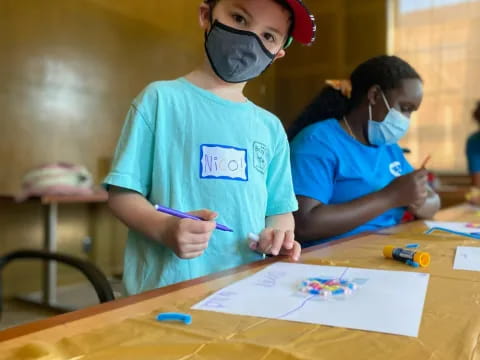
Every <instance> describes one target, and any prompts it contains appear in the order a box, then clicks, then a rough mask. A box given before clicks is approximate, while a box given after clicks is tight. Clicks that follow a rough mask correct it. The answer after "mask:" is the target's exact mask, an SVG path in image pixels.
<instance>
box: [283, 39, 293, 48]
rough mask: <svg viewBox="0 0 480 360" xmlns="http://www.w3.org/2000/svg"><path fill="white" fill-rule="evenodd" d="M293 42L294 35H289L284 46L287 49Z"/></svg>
mask: <svg viewBox="0 0 480 360" xmlns="http://www.w3.org/2000/svg"><path fill="white" fill-rule="evenodd" d="M292 43H293V36H289V37H288V39H287V42H286V43H285V45H283V48H284V49H286V48H288V47H290V45H292Z"/></svg>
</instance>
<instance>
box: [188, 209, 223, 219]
mask: <svg viewBox="0 0 480 360" xmlns="http://www.w3.org/2000/svg"><path fill="white" fill-rule="evenodd" d="M189 214H191V215H193V216H196V217H199V218H200V219H203V220H207V221H210V220H214V219H216V218H217V217H218V214H217V213H216V212H215V211H212V210H208V209H202V210H195V211H190V212H189Z"/></svg>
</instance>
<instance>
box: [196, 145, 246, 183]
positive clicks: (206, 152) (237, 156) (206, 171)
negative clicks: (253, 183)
mask: <svg viewBox="0 0 480 360" xmlns="http://www.w3.org/2000/svg"><path fill="white" fill-rule="evenodd" d="M200 178H202V179H224V180H237V181H248V164H247V149H240V148H236V147H233V146H224V145H210V144H202V145H201V146H200Z"/></svg>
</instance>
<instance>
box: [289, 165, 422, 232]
mask: <svg viewBox="0 0 480 360" xmlns="http://www.w3.org/2000/svg"><path fill="white" fill-rule="evenodd" d="M426 183H427V172H426V170H418V171H415V172H412V173H410V174H407V175H404V176H401V177H399V178H397V179H395V180H394V181H393V182H392V183H391V184H390V185H388V186H387V187H385V188H384V189H382V190H380V191H377V192H374V193H371V194H369V195H366V196H363V197H360V198H358V199H355V200H353V201H350V202H346V203H343V204H324V203H321V202H320V201H318V200H315V199H312V198H308V197H305V196H298V201H299V210H298V212H296V213H295V214H294V215H295V220H296V235H297V238H298V239H299V240H301V241H312V240H318V239H322V238H328V237H332V236H335V235H339V234H343V233H346V232H348V231H350V230H353V229H355V228H356V227H358V226H360V225H362V224H365V223H366V222H368V221H370V220H372V219H374V218H376V217H377V216H379V215H381V214H382V213H384V212H386V211H388V210H390V209H392V208H396V207H402V206H408V205H410V204H413V203H415V202H418V201H421V200H422V199H425V198H426V196H427V192H426Z"/></svg>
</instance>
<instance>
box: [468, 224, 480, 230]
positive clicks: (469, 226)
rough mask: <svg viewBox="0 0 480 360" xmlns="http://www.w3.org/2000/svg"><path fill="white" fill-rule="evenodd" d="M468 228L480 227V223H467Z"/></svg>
mask: <svg viewBox="0 0 480 360" xmlns="http://www.w3.org/2000/svg"><path fill="white" fill-rule="evenodd" d="M467 228H470V229H480V224H473V223H470V224H467Z"/></svg>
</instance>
